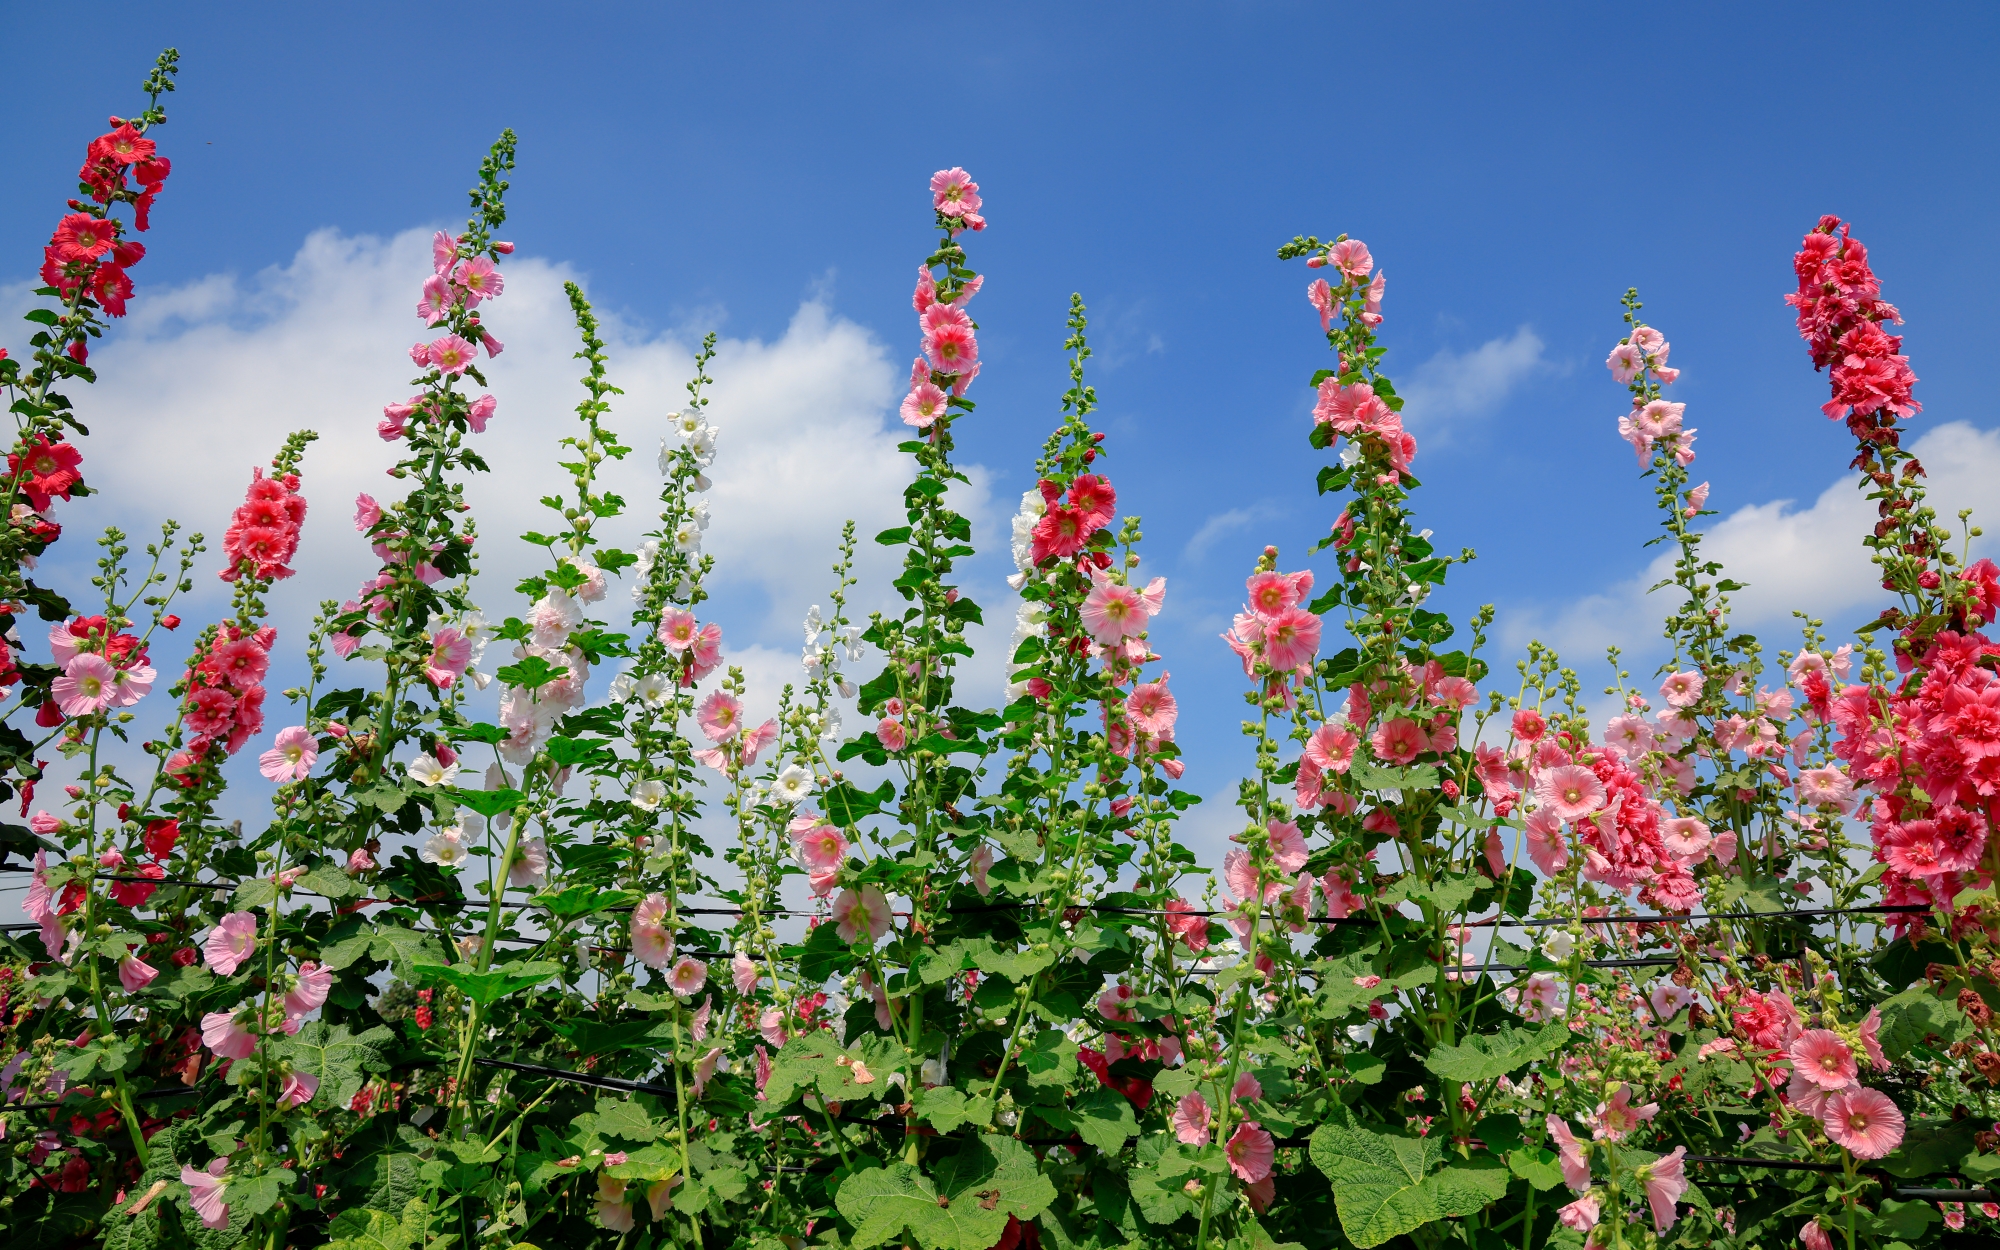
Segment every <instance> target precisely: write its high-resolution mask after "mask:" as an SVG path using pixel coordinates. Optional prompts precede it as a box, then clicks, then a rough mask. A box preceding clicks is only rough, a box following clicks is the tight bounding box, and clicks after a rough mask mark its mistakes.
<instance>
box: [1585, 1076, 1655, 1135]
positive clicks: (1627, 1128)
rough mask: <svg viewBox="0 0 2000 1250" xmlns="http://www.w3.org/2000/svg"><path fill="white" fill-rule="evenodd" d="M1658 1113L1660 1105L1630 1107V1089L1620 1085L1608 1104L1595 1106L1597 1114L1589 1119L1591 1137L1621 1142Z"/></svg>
mask: <svg viewBox="0 0 2000 1250" xmlns="http://www.w3.org/2000/svg"><path fill="white" fill-rule="evenodd" d="M1659 1113H1660V1104H1659V1103H1656V1102H1649V1103H1647V1104H1645V1105H1644V1106H1642V1107H1635V1106H1633V1105H1632V1087H1631V1086H1630V1085H1626V1084H1623V1083H1621V1084H1620V1085H1619V1086H1618V1092H1617V1093H1615V1094H1613V1095H1611V1101H1610V1102H1600V1103H1598V1104H1597V1114H1596V1115H1595V1116H1593V1117H1592V1119H1591V1135H1592V1136H1593V1137H1597V1138H1601V1139H1605V1140H1609V1141H1621V1140H1623V1139H1624V1137H1625V1135H1626V1134H1627V1133H1630V1132H1631V1131H1632V1130H1634V1129H1636V1128H1638V1127H1639V1125H1640V1124H1642V1123H1644V1122H1645V1121H1647V1120H1650V1119H1652V1118H1653V1117H1654V1116H1656V1115H1658V1114H1659Z"/></svg>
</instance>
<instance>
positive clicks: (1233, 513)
mask: <svg viewBox="0 0 2000 1250" xmlns="http://www.w3.org/2000/svg"><path fill="white" fill-rule="evenodd" d="M1270 515H1272V509H1270V508H1268V507H1265V506H1263V505H1261V504H1260V505H1256V506H1253V507H1249V508H1231V509H1229V510H1228V511H1227V512H1218V513H1216V514H1215V515H1214V516H1212V517H1210V518H1208V520H1206V521H1204V522H1202V526H1201V528H1200V529H1198V530H1196V531H1195V532H1194V537H1192V538H1190V539H1188V540H1187V546H1186V547H1185V548H1183V549H1182V552H1181V554H1182V556H1183V558H1185V559H1187V560H1190V561H1194V560H1200V559H1202V558H1203V557H1205V556H1206V555H1208V552H1209V549H1210V548H1211V547H1213V546H1215V544H1216V543H1218V542H1220V541H1221V540H1222V539H1224V538H1226V537H1228V536H1229V535H1231V534H1234V533H1235V532H1236V531H1238V530H1240V529H1243V528H1244V527H1245V526H1248V525H1250V524H1252V523H1254V522H1257V521H1261V520H1264V519H1265V518H1266V517H1268V516H1270Z"/></svg>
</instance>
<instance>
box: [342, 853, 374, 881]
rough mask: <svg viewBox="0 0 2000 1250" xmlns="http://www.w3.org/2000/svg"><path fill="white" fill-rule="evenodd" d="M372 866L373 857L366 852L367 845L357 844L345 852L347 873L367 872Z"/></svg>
mask: <svg viewBox="0 0 2000 1250" xmlns="http://www.w3.org/2000/svg"><path fill="white" fill-rule="evenodd" d="M374 867H375V857H374V856H373V855H370V854H369V853H368V848H367V847H365V846H357V847H355V848H354V849H353V850H352V851H349V852H348V853H347V873H348V875H349V876H353V875H354V874H355V873H360V872H368V871H370V870H372V869H373V868H374Z"/></svg>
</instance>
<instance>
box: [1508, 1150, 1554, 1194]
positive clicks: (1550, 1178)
mask: <svg viewBox="0 0 2000 1250" xmlns="http://www.w3.org/2000/svg"><path fill="white" fill-rule="evenodd" d="M1507 1167H1508V1169H1509V1170H1510V1171H1512V1172H1513V1173H1514V1175H1516V1176H1518V1177H1520V1178H1521V1179H1522V1180H1524V1181H1526V1182H1528V1183H1529V1184H1530V1185H1533V1186H1534V1187H1535V1188H1536V1189H1554V1188H1555V1187H1556V1186H1558V1185H1560V1184H1562V1183H1563V1170H1562V1164H1561V1163H1559V1162H1557V1161H1556V1154H1555V1151H1553V1150H1529V1149H1528V1148H1526V1147H1525V1146H1524V1147H1522V1148H1521V1149H1519V1150H1510V1151H1508V1152H1507Z"/></svg>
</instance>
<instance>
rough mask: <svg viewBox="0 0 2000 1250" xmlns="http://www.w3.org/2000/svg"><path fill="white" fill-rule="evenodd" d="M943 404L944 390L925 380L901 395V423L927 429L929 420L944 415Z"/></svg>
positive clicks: (931, 420)
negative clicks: (906, 393)
mask: <svg viewBox="0 0 2000 1250" xmlns="http://www.w3.org/2000/svg"><path fill="white" fill-rule="evenodd" d="M944 405H945V394H944V392H943V391H941V390H939V389H938V388H937V387H935V386H933V385H931V384H930V383H929V382H928V381H926V382H924V383H923V384H922V385H920V386H917V387H915V388H914V389H912V390H911V391H910V393H909V394H908V395H905V396H904V397H903V408H902V413H903V424H904V425H914V426H916V427H917V428H918V429H920V430H922V429H928V428H929V427H930V424H931V422H933V421H935V420H937V419H938V418H939V417H941V416H943V415H944Z"/></svg>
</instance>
